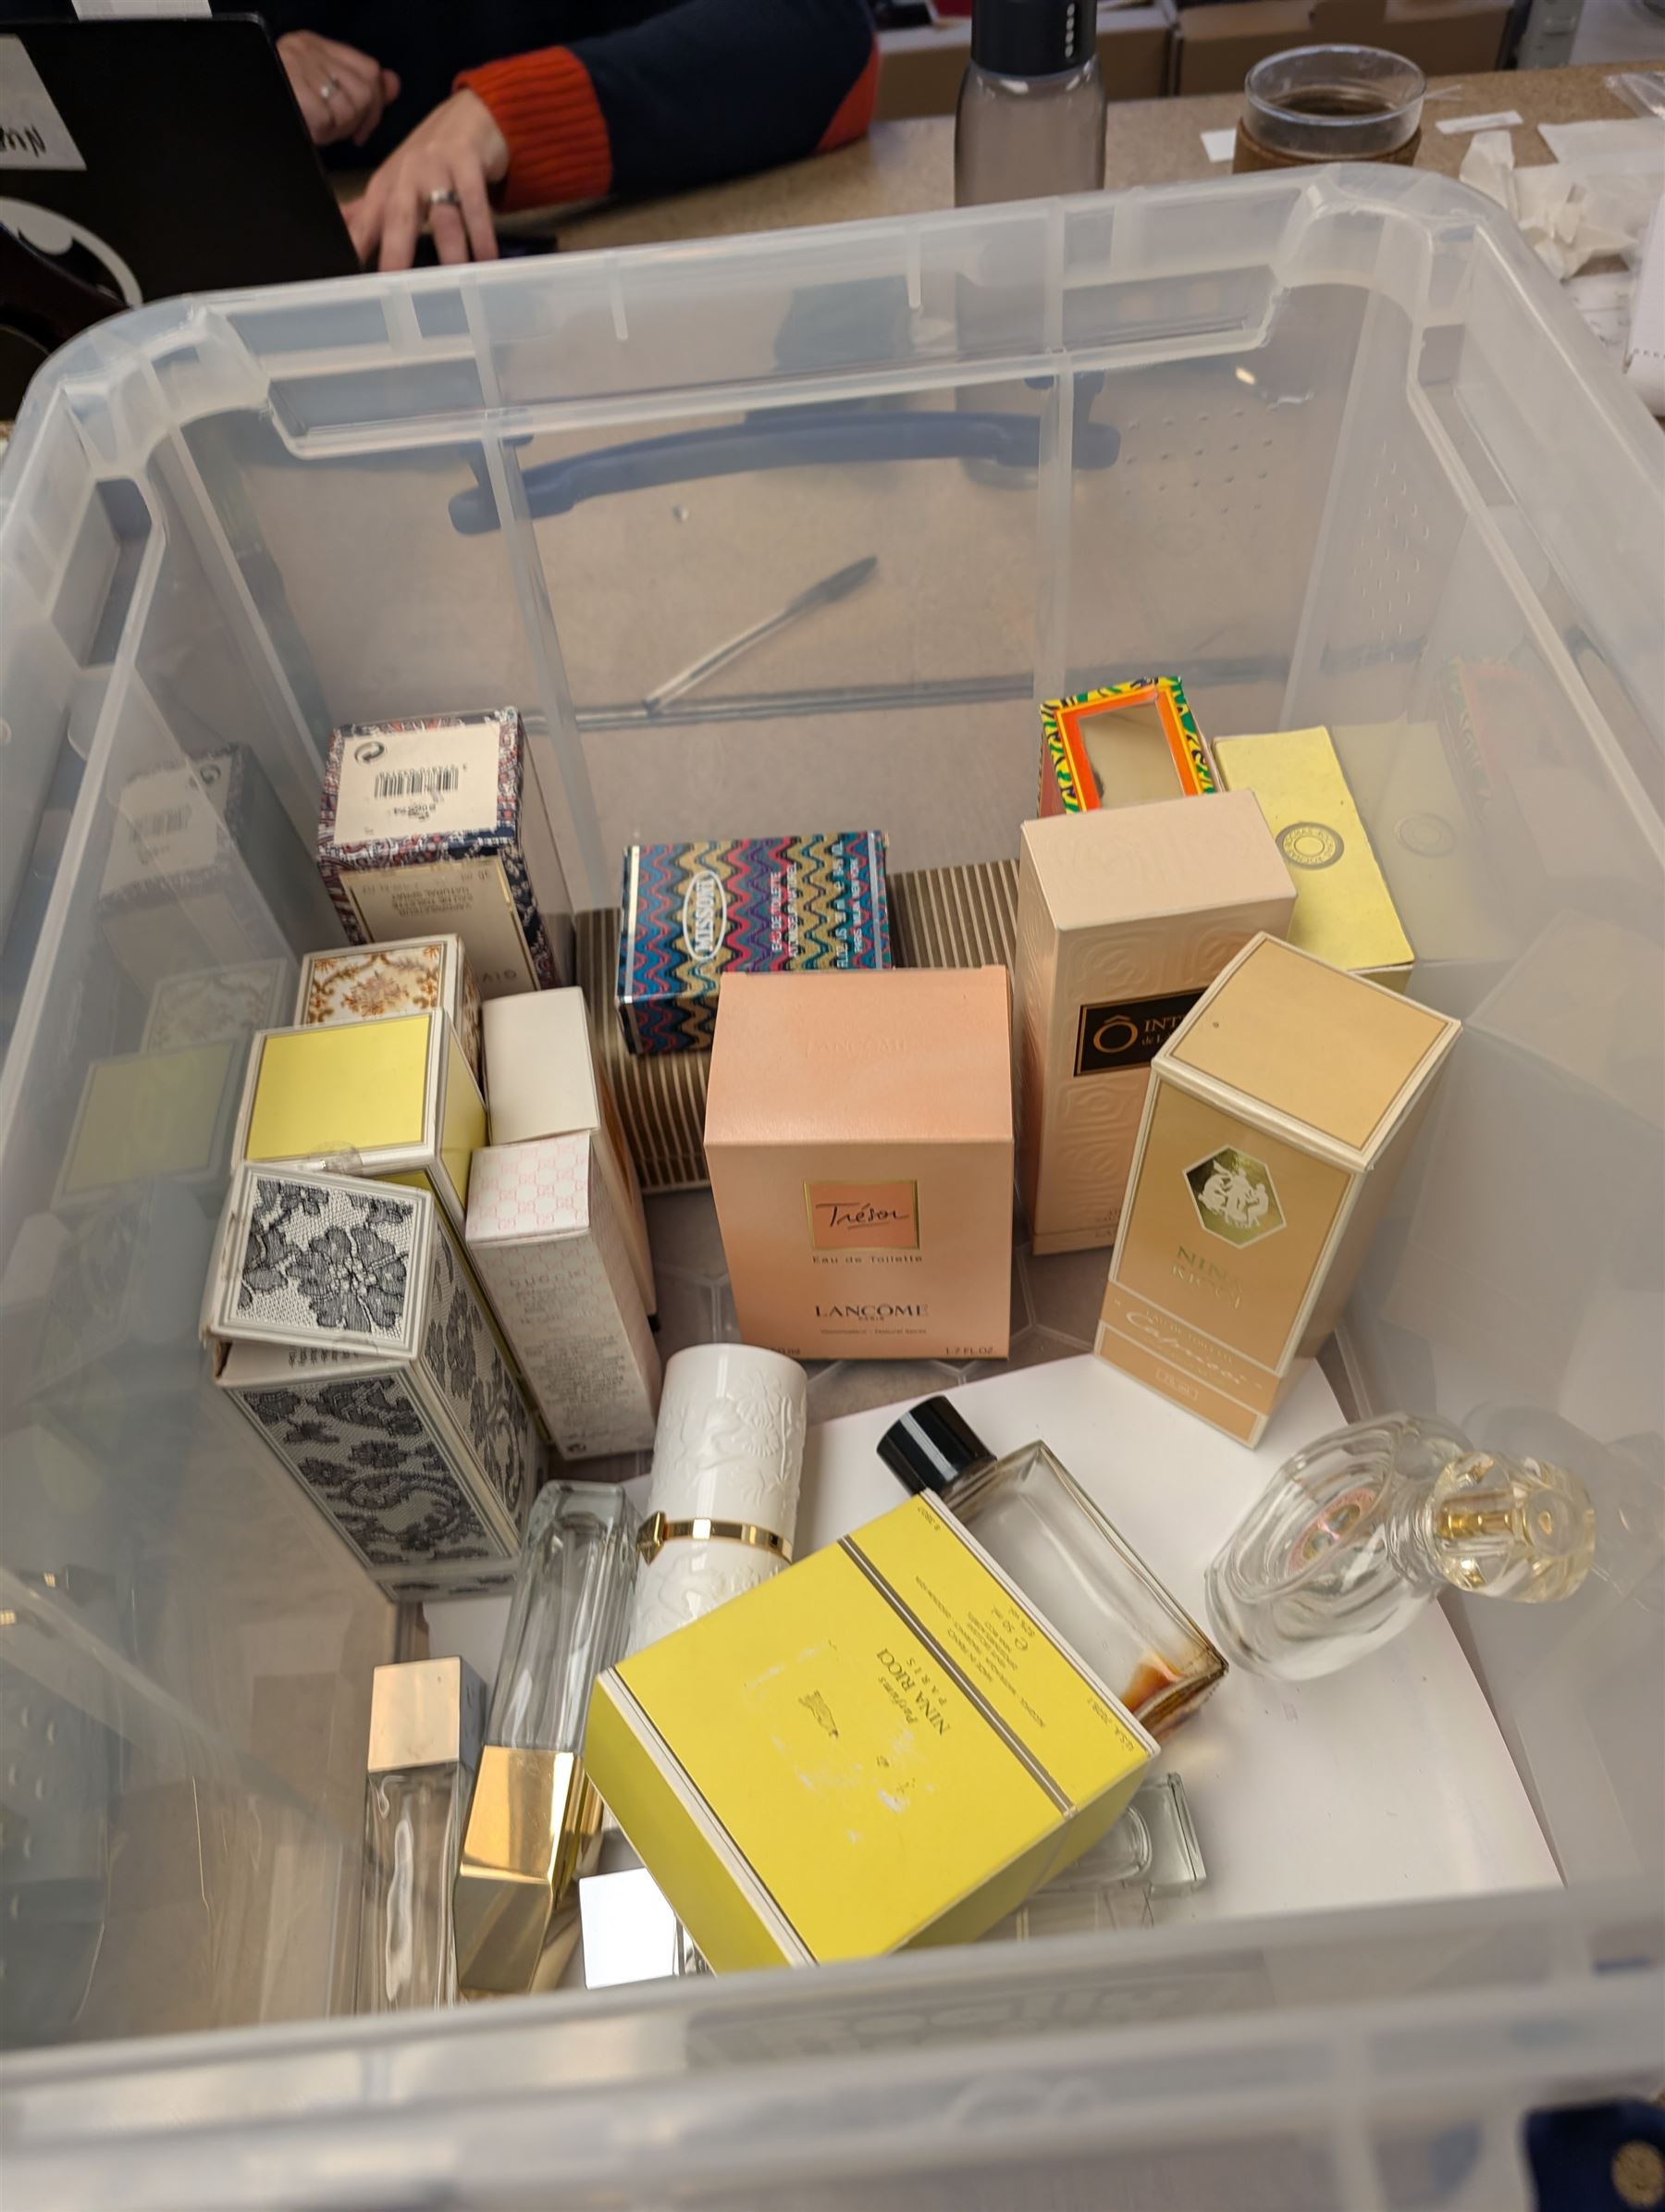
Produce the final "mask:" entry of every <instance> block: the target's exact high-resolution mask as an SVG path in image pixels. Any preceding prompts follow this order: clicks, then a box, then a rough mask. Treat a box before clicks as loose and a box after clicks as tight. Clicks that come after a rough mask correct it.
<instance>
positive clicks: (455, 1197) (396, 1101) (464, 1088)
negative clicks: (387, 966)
mask: <svg viewBox="0 0 1665 2212" xmlns="http://www.w3.org/2000/svg"><path fill="white" fill-rule="evenodd" d="M485 1142H486V1102H485V1100H484V1099H483V1098H482V1097H481V1096H480V1090H479V1085H478V1084H477V1083H476V1082H475V1079H474V1076H473V1075H472V1073H471V1072H470V1070H469V1066H468V1062H467V1060H466V1059H465V1058H464V1057H463V1053H462V1045H461V1044H459V1043H458V1042H457V1032H455V1030H453V1029H452V1027H451V1025H450V1022H449V1021H448V1020H447V1019H445V1016H444V1015H443V1014H398V1015H393V1016H390V1017H389V1018H388V1019H386V1020H383V1021H345V1022H341V1023H339V1024H338V1025H335V1026H327V1027H321V1028H313V1027H308V1028H303V1029H274V1030H266V1031H265V1032H263V1033H262V1034H261V1035H260V1036H258V1037H256V1038H255V1040H254V1044H253V1049H252V1051H251V1052H250V1055H249V1071H248V1074H247V1076H246V1077H245V1078H244V1081H243V1094H242V1105H241V1107H240V1111H239V1114H238V1121H237V1136H236V1141H235V1144H234V1148H233V1157H234V1158H235V1159H237V1160H254V1161H273V1162H276V1161H280V1160H281V1161H287V1162H289V1163H290V1165H291V1166H293V1165H302V1164H307V1163H310V1164H312V1165H313V1166H314V1167H325V1168H328V1167H336V1168H340V1169H341V1170H342V1171H343V1172H347V1173H351V1174H355V1175H370V1176H376V1177H381V1178H385V1179H386V1180H388V1181H389V1182H404V1183H414V1184H417V1185H419V1186H420V1187H421V1188H423V1189H425V1190H430V1191H432V1192H433V1193H434V1195H435V1197H436V1198H438V1201H439V1203H440V1205H442V1206H443V1207H444V1208H445V1211H446V1213H447V1214H448V1215H449V1217H450V1221H451V1225H452V1227H453V1228H454V1229H455V1230H457V1231H458V1232H459V1234H460V1233H461V1232H462V1225H463V1223H464V1221H465V1220H466V1219H467V1217H468V1164H469V1161H470V1159H471V1158H472V1157H473V1155H474V1154H475V1152H476V1151H477V1150H478V1149H479V1147H480V1146H481V1145H482V1144H484V1143H485Z"/></svg>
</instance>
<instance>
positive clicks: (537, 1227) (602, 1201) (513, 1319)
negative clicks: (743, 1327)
mask: <svg viewBox="0 0 1665 2212" xmlns="http://www.w3.org/2000/svg"><path fill="white" fill-rule="evenodd" d="M467 1244H468V1252H469V1257H470V1258H471V1259H472V1260H473V1262H474V1265H475V1269H476V1271H477V1272H478V1275H479V1278H480V1280H481V1283H482V1284H483V1285H484V1286H485V1289H486V1292H487V1296H488V1297H489V1298H490V1300H491V1303H492V1306H493V1308H494V1310H495V1311H496V1314H497V1316H498V1319H499V1321H500V1322H501V1324H502V1327H503V1330H504V1333H505V1335H506V1336H507V1337H508V1338H509V1341H510V1342H511V1344H512V1346H513V1349H514V1353H515V1355H516V1358H517V1359H518V1361H519V1364H520V1368H521V1372H522V1373H523V1374H524V1377H525V1378H526V1382H527V1386H528V1388H529V1389H530V1390H531V1391H532V1394H533V1396H534V1398H535V1399H536V1402H537V1407H538V1411H539V1412H540V1413H541V1414H542V1415H543V1418H544V1422H545V1425H546V1426H547V1427H548V1428H549V1434H550V1436H551V1437H552V1438H553V1439H554V1440H555V1446H556V1449H557V1450H558V1451H559V1452H561V1457H562V1458H563V1459H569V1460H579V1459H599V1458H601V1457H603V1456H604V1455H605V1454H607V1453H609V1452H647V1451H648V1450H650V1449H651V1448H652V1444H653V1425H654V1420H655V1417H656V1416H657V1415H658V1413H659V1399H660V1357H659V1352H658V1350H657V1348H656V1347H655V1345H654V1341H653V1333H652V1331H651V1330H650V1329H649V1328H648V1316H647V1314H646V1312H645V1311H644V1309H643V1305H642V1298H641V1292H640V1291H638V1289H637V1288H636V1280H635V1274H634V1272H633V1271H632V1268H631V1265H630V1254H629V1253H628V1251H627V1250H626V1248H625V1240H624V1234H623V1226H622V1224H621V1223H620V1220H619V1217H618V1215H617V1214H616V1212H615V1211H614V1209H613V1205H612V1202H611V1198H610V1196H609V1194H608V1183H607V1177H606V1174H605V1172H604V1171H603V1169H602V1166H601V1159H600V1146H599V1145H598V1143H597V1141H596V1138H595V1136H594V1135H593V1134H592V1133H591V1132H590V1131H581V1132H579V1133H578V1134H576V1135H572V1136H564V1137H546V1138H543V1139H541V1140H540V1141H537V1142H535V1143H524V1144H494V1145H489V1146H487V1149H486V1150H485V1151H483V1152H476V1153H475V1159H474V1173H473V1176H472V1178H471V1180H470V1185H469V1195H468V1233H467Z"/></svg>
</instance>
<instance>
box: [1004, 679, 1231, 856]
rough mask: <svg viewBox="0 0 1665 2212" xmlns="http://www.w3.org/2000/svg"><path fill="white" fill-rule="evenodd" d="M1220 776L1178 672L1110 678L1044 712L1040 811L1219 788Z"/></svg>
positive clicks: (1075, 810)
mask: <svg viewBox="0 0 1665 2212" xmlns="http://www.w3.org/2000/svg"><path fill="white" fill-rule="evenodd" d="M1218 788H1219V777H1218V775H1217V773H1216V772H1215V764H1214V761H1213V760H1212V758H1211V757H1210V754H1209V750H1208V746H1207V743H1206V741H1205V740H1204V738H1203V733H1202V731H1201V730H1199V729H1198V727H1197V722H1196V717H1195V716H1194V715H1193V714H1192V712H1191V711H1190V707H1189V706H1188V705H1187V703H1186V698H1185V686H1184V685H1183V684H1181V682H1180V681H1179V679H1178V676H1141V677H1140V678H1138V679H1137V681H1135V682H1133V683H1129V684H1105V685H1103V686H1100V687H1099V688H1098V689H1097V690H1095V691H1079V692H1077V693H1075V694H1074V695H1073V697H1071V698H1055V699H1048V700H1047V702H1046V704H1045V705H1044V706H1043V707H1042V710H1041V796H1040V813H1041V816H1042V820H1043V821H1044V820H1045V819H1046V818H1047V817H1048V816H1049V815H1053V814H1091V813H1092V812H1094V811H1095V810H1096V809H1099V808H1101V807H1131V806H1141V805H1143V804H1145V803H1146V802H1147V801H1150V800H1153V799H1165V798H1186V797H1198V796H1200V795H1202V794H1203V793H1205V792H1211V791H1216V790H1218Z"/></svg>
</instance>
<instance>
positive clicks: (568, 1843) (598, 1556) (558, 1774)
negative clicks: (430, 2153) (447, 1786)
mask: <svg viewBox="0 0 1665 2212" xmlns="http://www.w3.org/2000/svg"><path fill="white" fill-rule="evenodd" d="M635 1557H636V1555H635V1514H634V1513H633V1511H632V1509H631V1505H630V1501H629V1500H628V1499H627V1498H626V1497H625V1495H624V1492H623V1490H622V1489H617V1488H615V1487H614V1486H612V1485H611V1484H605V1483H587V1482H551V1483H549V1484H547V1485H546V1486H545V1488H544V1489H543V1490H542V1491H541V1492H540V1493H539V1496H538V1500H537V1502H536V1505H535V1506H534V1507H533V1508H532V1518H531V1521H530V1522H529V1523H528V1525H527V1528H526V1542H525V1548H524V1551H522V1553H521V1562H520V1567H519V1570H518V1572H517V1574H516V1576H515V1583H514V1597H513V1600H512V1604H511V1606H510V1609H509V1626H508V1630H507V1632H506V1634H505V1636H504V1638H503V1650H502V1656H501V1658H500V1659H499V1662H498V1671H497V1680H496V1682H495V1683H494V1684H493V1685H492V1690H491V1710H490V1712H488V1713H487V1718H486V1747H485V1749H484V1750H483V1751H482V1752H481V1753H480V1771H479V1776H478V1779H477V1780H476V1782H475V1793H474V1802H473V1804H472V1805H471V1806H470V1808H469V1813H468V1826H467V1829H466V1831H465V1833H464V1835H463V1839H462V1856H461V1860H460V1862H459V1865H458V1868H457V1881H456V1890H455V1907H454V1909H455V1915H456V1929H457V1979H458V1981H459V1982H460V1983H461V1984H462V1988H463V1989H464V1990H466V1991H468V1992H470V1993H471V1994H474V1995H481V1996H506V1995H509V1994H511V1993H512V1992H516V1991H523V1990H527V1989H530V1988H532V1987H533V1986H534V1983H539V1984H542V1983H547V1982H549V1981H550V1980H552V1979H553V1978H554V1977H555V1976H556V1974H557V1973H558V1972H559V1970H560V1965H561V1963H562V1961H563V1960H564V1957H565V1953H566V1951H567V1950H570V1948H571V1946H572V1944H573V1943H575V1942H576V1940H577V1911H576V1906H575V1903H574V1901H573V1894H572V1893H573V1884H574V1881H575V1878H576V1877H577V1875H578V1874H579V1873H581V1872H583V1870H584V1864H585V1861H586V1857H587V1856H588V1854H589V1852H590V1849H591V1847H592V1846H593V1844H594V1843H595V1841H596V1838H597V1837H598V1835H599V1833H600V1826H601V1800H600V1798H598V1796H597V1795H596V1790H595V1786H594V1784H593V1783H592V1782H591V1781H590V1780H589V1778H588V1776H587V1775H586V1773H585V1771H584V1761H583V1758H582V1756H581V1754H582V1751H583V1749H584V1724H585V1719H586V1714H587V1713H588V1711H589V1696H590V1689H591V1687H592V1686H593V1685H594V1682H595V1679H596V1676H597V1675H598V1674H599V1673H600V1672H601V1670H602V1669H603V1668H604V1667H609V1666H611V1664H612V1663H613V1662H614V1660H616V1659H618V1658H620V1657H621V1656H622V1655H623V1650H624V1637H625V1630H626V1626H627V1624H628V1621H629V1617H630V1596H631V1588H632V1585H633V1583H634V1581H635ZM562 1946H564V1948H563V1947H562Z"/></svg>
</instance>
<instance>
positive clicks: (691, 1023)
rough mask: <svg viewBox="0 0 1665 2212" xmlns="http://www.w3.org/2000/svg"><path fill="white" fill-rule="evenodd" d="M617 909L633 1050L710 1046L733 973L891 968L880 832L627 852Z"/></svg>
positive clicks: (625, 1013) (624, 1012)
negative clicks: (724, 986) (726, 982)
mask: <svg viewBox="0 0 1665 2212" xmlns="http://www.w3.org/2000/svg"><path fill="white" fill-rule="evenodd" d="M890 961H891V943H890V908H889V900H888V898H887V896H886V888H885V878H884V840H883V838H882V836H881V835H880V834H879V833H878V831H877V830H835V831H831V832H828V833H825V834H816V835H811V836H802V837H737V838H729V839H725V840H721V841H711V840H708V841H706V842H703V843H699V844H694V845H633V846H631V848H630V850H629V851H628V852H627V853H626V854H625V856H624V891H623V927H622V929H621V932H620V936H619V983H618V1001H619V1018H620V1020H621V1021H622V1023H623V1030H624V1037H625V1042H626V1043H627V1044H629V1046H630V1049H631V1051H632V1052H635V1053H660V1052H704V1051H706V1050H708V1049H709V1046H710V1043H711V1038H712V1033H713V1028H714V1024H715V1022H716V1019H717V999H718V993H719V991H720V990H721V988H722V982H723V981H724V979H725V978H726V977H728V976H730V975H736V974H743V973H746V974H776V973H783V972H794V973H807V972H810V971H815V970H826V971H829V972H833V971H838V970H870V969H877V968H888V967H889V966H890Z"/></svg>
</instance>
